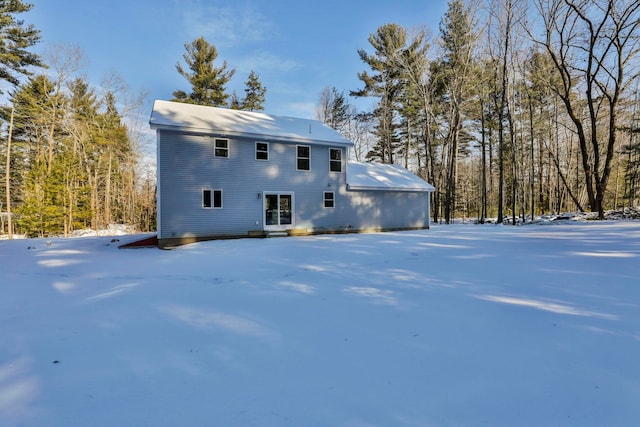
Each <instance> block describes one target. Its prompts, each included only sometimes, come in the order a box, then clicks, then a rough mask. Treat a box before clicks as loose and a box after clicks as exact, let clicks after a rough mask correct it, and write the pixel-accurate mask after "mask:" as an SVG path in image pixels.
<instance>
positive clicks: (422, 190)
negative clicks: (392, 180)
mask: <svg viewBox="0 0 640 427" xmlns="http://www.w3.org/2000/svg"><path fill="white" fill-rule="evenodd" d="M347 190H349V191H394V192H405V193H433V192H434V191H435V190H436V189H435V188H434V187H431V188H425V187H382V186H380V187H378V186H366V185H350V184H347Z"/></svg>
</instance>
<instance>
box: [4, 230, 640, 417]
mask: <svg viewBox="0 0 640 427" xmlns="http://www.w3.org/2000/svg"><path fill="white" fill-rule="evenodd" d="M137 238H140V236H119V237H117V240H119V241H117V242H112V240H114V238H113V237H85V238H80V239H37V240H29V239H26V240H13V241H9V240H2V241H0V268H1V273H0V274H1V276H0V426H37V427H41V426H42V427H49V426H55V427H57V426H64V427H74V426H77V427H84V426H105V427H106V426H109V427H111V426H156V427H157V426H283V425H294V426H430V427H432V426H536V427H537V426H581V427H584V426H594V427H595V426H598V427H601V426H633V425H640V362H639V360H640V222H637V221H607V222H583V223H576V222H571V223H565V224H561V225H559V224H555V225H529V226H518V227H512V226H495V225H484V226H480V225H449V226H446V225H434V226H433V227H432V228H431V230H425V231H409V232H394V233H380V234H350V235H335V236H328V235H326V236H314V237H296V238H280V239H242V240H225V241H212V242H206V243H198V244H193V245H188V246H183V247H180V248H177V249H175V250H171V251H162V250H158V249H126V250H121V249H118V245H119V244H122V243H126V242H130V241H133V240H136V239H137Z"/></svg>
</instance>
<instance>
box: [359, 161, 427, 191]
mask: <svg viewBox="0 0 640 427" xmlns="http://www.w3.org/2000/svg"><path fill="white" fill-rule="evenodd" d="M347 189H348V190H352V191H410V192H424V193H430V192H433V191H435V187H434V186H433V185H431V184H429V183H428V182H426V181H425V180H423V179H421V178H419V177H417V176H416V175H414V174H412V173H411V172H409V171H408V170H406V169H405V168H403V167H402V166H400V165H391V164H383V163H361V162H348V163H347Z"/></svg>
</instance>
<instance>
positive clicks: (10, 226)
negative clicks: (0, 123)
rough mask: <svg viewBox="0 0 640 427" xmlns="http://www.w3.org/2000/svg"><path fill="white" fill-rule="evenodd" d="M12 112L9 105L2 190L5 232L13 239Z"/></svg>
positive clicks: (12, 109)
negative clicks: (4, 206) (5, 217)
mask: <svg viewBox="0 0 640 427" xmlns="http://www.w3.org/2000/svg"><path fill="white" fill-rule="evenodd" d="M13 113H14V108H13V106H12V107H11V118H10V119H9V135H8V136H7V164H6V170H5V174H4V175H5V179H4V190H5V195H6V197H7V234H8V236H9V239H13V222H12V219H11V137H12V134H13Z"/></svg>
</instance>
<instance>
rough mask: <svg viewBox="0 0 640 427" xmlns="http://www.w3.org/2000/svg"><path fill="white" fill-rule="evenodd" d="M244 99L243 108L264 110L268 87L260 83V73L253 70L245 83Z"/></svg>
mask: <svg viewBox="0 0 640 427" xmlns="http://www.w3.org/2000/svg"><path fill="white" fill-rule="evenodd" d="M244 84H245V89H244V93H245V95H244V100H243V101H242V109H243V110H247V111H262V110H264V101H265V94H266V93H267V88H266V87H264V86H263V85H262V83H260V78H259V77H258V75H257V74H256V73H255V72H254V71H253V70H251V73H249V77H248V78H247V81H246V82H245V83H244Z"/></svg>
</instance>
